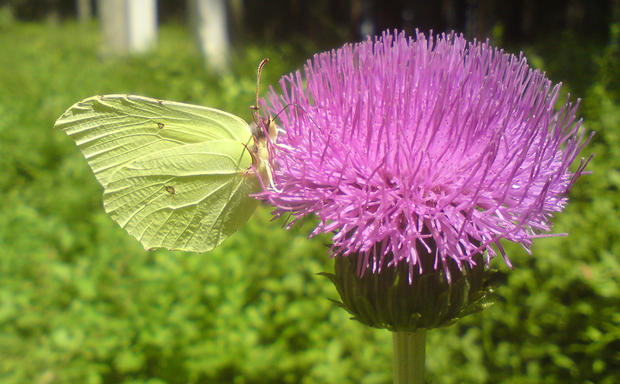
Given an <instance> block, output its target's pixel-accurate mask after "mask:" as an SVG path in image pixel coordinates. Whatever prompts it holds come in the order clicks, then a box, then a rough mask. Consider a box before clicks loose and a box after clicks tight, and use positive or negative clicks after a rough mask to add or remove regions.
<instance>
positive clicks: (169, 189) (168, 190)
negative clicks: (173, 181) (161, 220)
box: [164, 185, 177, 195]
mask: <svg viewBox="0 0 620 384" xmlns="http://www.w3.org/2000/svg"><path fill="white" fill-rule="evenodd" d="M164 189H165V190H166V192H168V193H169V194H171V195H174V194H175V193H177V192H176V190H175V189H174V187H173V186H172V185H166V186H164Z"/></svg>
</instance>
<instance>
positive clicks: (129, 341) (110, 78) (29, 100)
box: [0, 23, 620, 384]
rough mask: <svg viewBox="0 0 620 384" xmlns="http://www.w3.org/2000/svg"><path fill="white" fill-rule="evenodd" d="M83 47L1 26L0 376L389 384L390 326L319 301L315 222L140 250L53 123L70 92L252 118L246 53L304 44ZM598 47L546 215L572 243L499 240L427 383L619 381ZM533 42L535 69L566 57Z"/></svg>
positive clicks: (152, 382) (71, 33)
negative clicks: (483, 281) (204, 244)
mask: <svg viewBox="0 0 620 384" xmlns="http://www.w3.org/2000/svg"><path fill="white" fill-rule="evenodd" d="M616 38H617V37H616ZM615 41H616V43H615V44H617V40H615ZM97 44H98V37H97V33H96V30H94V29H93V27H92V26H90V27H82V26H77V25H73V24H66V25H60V26H58V27H56V28H54V27H50V26H47V27H43V26H38V25H27V24H19V23H17V24H14V23H11V24H7V25H6V26H3V29H2V33H1V34H0V84H2V88H1V89H0V169H2V172H0V191H2V199H0V211H1V212H2V215H0V244H1V245H2V248H1V249H2V251H1V252H0V382H2V383H3V384H4V383H7V384H21V383H29V382H33V383H76V382H78V383H106V384H107V383H145V384H146V383H149V384H162V383H170V384H173V383H304V384H310V383H367V384H380V383H389V382H390V381H391V353H392V352H391V335H389V333H388V332H385V331H378V330H375V329H371V328H369V327H364V326H362V325H360V324H358V323H357V322H354V321H350V320H349V315H348V314H347V313H346V312H345V311H343V310H342V309H340V308H337V307H336V306H335V305H334V304H333V303H331V302H330V301H328V300H327V298H332V299H336V298H337V293H336V291H335V289H334V288H333V287H332V286H331V283H330V282H329V281H328V280H327V279H325V278H323V277H321V276H317V273H319V272H323V271H331V270H332V267H331V261H330V260H329V259H328V257H327V256H326V247H325V246H324V243H325V242H326V241H327V240H326V238H318V239H312V240H307V239H306V238H305V236H306V234H307V233H308V230H309V228H311V226H312V223H306V224H304V225H303V226H297V227H295V228H294V229H293V230H291V231H288V232H287V231H284V230H281V228H280V226H281V224H282V223H281V222H277V221H276V222H271V221H270V214H269V212H268V209H267V208H265V207H259V209H258V211H257V214H256V216H255V217H254V218H253V219H251V220H250V223H249V225H248V226H246V227H244V228H243V229H242V230H241V232H240V233H238V234H236V235H234V236H232V237H231V238H229V239H228V240H227V241H226V242H225V243H224V245H223V247H222V248H219V249H217V250H215V251H214V252H211V253H208V254H203V255H194V254H185V253H172V252H163V251H157V252H152V253H146V252H144V251H143V250H142V247H141V246H140V245H139V244H138V243H137V242H136V241H135V240H134V239H132V238H131V237H130V236H127V235H126V233H125V232H124V231H123V230H121V229H120V228H118V227H117V226H116V224H114V222H113V221H112V220H111V219H110V218H109V217H107V215H106V214H105V213H104V212H103V208H102V206H101V187H100V186H99V185H98V184H97V182H96V181H95V179H94V177H93V176H92V174H91V173H90V170H89V169H88V166H87V165H86V163H85V162H84V161H83V159H82V157H81V155H80V153H79V150H78V149H77V148H76V147H75V145H74V144H73V143H72V141H71V140H70V139H68V138H67V137H66V136H65V135H64V134H63V133H62V132H60V131H58V130H54V129H52V125H53V122H54V120H55V119H56V118H57V117H58V116H59V115H60V114H61V113H62V111H64V110H65V109H66V108H67V107H69V106H70V105H71V104H72V103H74V102H75V101H77V100H81V99H83V98H84V97H87V96H90V95H94V94H105V93H133V94H143V95H148V96H152V97H158V98H165V99H169V100H178V101H182V102H192V103H196V104H202V105H208V106H211V107H215V108H219V109H224V110H227V111H230V112H232V113H234V114H237V115H241V116H243V117H244V118H245V119H246V120H250V113H249V109H248V106H249V105H251V104H253V102H254V100H253V98H254V87H255V68H256V65H257V64H258V62H259V60H260V59H261V58H262V57H265V56H269V57H270V58H271V62H270V63H269V64H268V66H267V67H266V68H265V71H264V72H263V73H264V79H263V80H264V83H265V84H273V83H275V81H276V80H277V79H278V78H279V76H280V75H281V74H283V73H286V72H288V71H290V70H292V69H294V68H295V67H298V66H299V65H300V63H302V57H303V56H300V55H299V52H297V51H295V50H293V49H291V48H289V47H287V46H286V45H283V46H282V47H277V48H265V47H249V48H248V49H247V50H246V51H244V52H243V53H238V54H236V57H235V60H234V61H235V63H236V64H235V65H234V66H233V68H231V73H230V74H228V75H223V76H216V75H214V74H212V73H209V72H208V71H205V70H204V69H203V67H202V62H201V60H200V57H199V56H198V54H197V53H195V52H194V51H193V50H192V48H191V43H190V39H189V38H188V36H186V34H185V32H184V31H182V30H178V29H175V28H170V27H168V28H163V30H162V31H161V34H160V48H159V49H158V51H157V52H155V53H153V54H149V55H145V56H140V57H135V58H131V59H127V60H122V59H115V60H110V61H101V59H100V58H99V54H98V49H97ZM613 44H614V43H613V41H612V42H611V43H610V45H609V46H608V48H606V49H604V50H601V51H598V52H596V53H595V55H594V56H592V57H593V58H592V59H591V58H590V56H588V58H587V60H588V62H592V63H594V64H593V65H594V67H593V68H592V69H591V71H594V75H592V74H588V76H592V78H593V79H595V80H594V81H592V82H591V83H590V84H589V86H588V87H587V92H586V93H585V94H584V95H583V96H584V104H583V107H582V109H581V111H582V113H583V115H584V118H585V122H586V123H585V124H586V126H587V127H588V128H589V129H594V130H596V131H597V136H596V137H595V139H594V141H593V144H592V145H591V146H590V147H589V148H588V149H587V152H588V153H589V152H594V153H595V154H596V157H595V159H594V160H593V163H592V164H591V167H590V170H591V171H593V174H592V175H587V176H584V177H583V178H582V179H581V180H579V181H578V182H577V184H576V187H575V189H574V191H573V192H572V194H571V202H570V204H569V205H568V208H567V210H566V211H565V212H564V213H562V214H561V215H558V217H557V219H556V227H555V231H556V232H568V233H569V234H570V235H569V237H564V238H555V239H541V240H538V241H537V242H536V243H535V247H534V251H533V255H532V256H530V255H527V254H525V253H524V252H522V251H519V250H517V249H515V247H511V249H510V251H512V252H511V253H510V255H511V259H512V261H513V263H514V265H515V267H514V270H513V271H507V268H506V267H501V268H502V269H503V270H504V271H505V272H506V284H505V286H503V287H502V288H501V289H499V292H498V293H499V297H500V298H499V302H498V303H496V304H495V305H493V306H491V307H490V308H488V309H486V310H485V311H483V312H481V313H479V314H476V315H472V316H470V317H468V318H465V319H463V320H462V321H460V322H459V323H457V324H456V325H454V326H451V327H448V328H442V329H439V330H435V331H432V332H429V333H428V346H427V366H428V372H429V379H430V381H431V382H433V383H442V384H443V383H445V384H450V383H506V384H507V383H568V382H570V383H597V384H599V383H603V384H611V383H616V382H619V381H620V370H619V368H618V367H620V354H619V353H618V351H619V350H620V345H619V342H618V340H620V316H619V315H618V312H619V305H618V303H619V302H620V288H619V287H620V262H619V260H618V255H619V254H620V242H618V240H617V239H618V238H619V235H620V218H619V215H618V205H619V204H620V195H619V194H618V188H619V187H620V185H619V184H620V170H619V169H618V164H620V154H619V153H618V152H617V151H616V150H615V149H616V148H617V147H618V146H619V145H620V134H619V132H620V130H619V122H620V106H619V101H618V96H617V88H615V89H614V87H615V86H614V85H613V84H614V82H616V84H617V77H614V73H615V74H617V73H618V67H617V65H618V59H617V50H616V49H617V48H614V45H613ZM534 52H536V51H534ZM538 52H539V54H540V57H541V58H542V59H541V61H542V62H543V64H544V65H545V67H547V66H549V67H550V68H560V66H561V65H560V64H562V65H567V66H570V65H572V64H573V63H572V62H568V61H563V62H562V60H563V58H562V57H558V58H556V59H554V58H552V57H545V56H544V55H543V54H544V53H545V51H538ZM590 53H591V52H590ZM304 56H307V52H306V54H305V55H304ZM554 60H555V61H554ZM584 60H586V59H585V58H584ZM572 75H574V76H580V75H581V74H580V73H578V72H575V73H572ZM552 78H553V79H554V80H556V81H557V80H565V81H568V83H569V85H571V84H573V83H575V84H577V83H579V81H580V80H579V79H578V78H570V77H566V78H561V77H557V76H554V75H553V73H552ZM498 265H500V266H502V265H503V264H502V263H501V262H498Z"/></svg>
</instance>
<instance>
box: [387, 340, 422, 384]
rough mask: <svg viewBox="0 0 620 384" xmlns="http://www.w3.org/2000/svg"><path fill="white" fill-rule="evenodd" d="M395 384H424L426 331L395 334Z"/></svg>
mask: <svg viewBox="0 0 620 384" xmlns="http://www.w3.org/2000/svg"><path fill="white" fill-rule="evenodd" d="M392 339H393V342H394V384H424V349H425V348H424V347H425V343H426V331H424V330H420V331H417V332H393V333H392Z"/></svg>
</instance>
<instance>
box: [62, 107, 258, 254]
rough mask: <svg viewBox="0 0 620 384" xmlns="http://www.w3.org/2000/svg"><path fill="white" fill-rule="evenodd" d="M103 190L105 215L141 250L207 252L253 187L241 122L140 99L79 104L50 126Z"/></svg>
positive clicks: (233, 222)
mask: <svg viewBox="0 0 620 384" xmlns="http://www.w3.org/2000/svg"><path fill="white" fill-rule="evenodd" d="M55 126H56V127H58V128H60V129H62V130H63V131H64V132H65V133H66V134H67V135H69V136H70V137H71V138H73V140H74V141H75V143H76V144H77V145H78V147H79V148H80V150H81V151H82V154H83V155H84V157H85V158H86V160H87V162H88V164H89V165H90V167H91V169H92V171H93V172H94V174H95V177H96V178H97V180H98V181H99V182H100V183H101V185H102V186H103V188H104V192H103V204H104V208H105V211H106V212H107V213H108V214H109V215H110V217H112V219H114V221H116V222H117V223H118V224H119V225H120V226H121V227H122V228H124V229H125V230H126V231H127V232H129V234H131V235H132V236H134V237H135V238H136V239H138V240H139V241H140V242H141V243H142V245H143V246H144V247H145V248H146V249H152V248H168V249H175V250H183V251H194V252H206V251H209V250H211V249H213V248H215V247H216V246H218V245H219V244H221V243H222V241H224V239H226V238H227V237H228V236H230V235H231V234H232V233H234V232H235V231H237V230H238V229H239V228H240V227H241V226H243V224H245V222H246V221H247V220H248V219H249V218H250V216H251V215H252V213H253V212H254V209H255V208H256V205H257V202H256V200H254V199H253V198H251V197H249V195H250V194H252V193H256V192H258V191H259V189H260V182H259V181H258V178H257V177H256V175H255V174H254V172H253V171H252V154H251V153H250V151H249V150H248V145H249V143H250V142H251V140H252V133H251V131H250V127H249V126H248V124H247V123H246V122H245V121H243V120H242V119H240V118H238V117H236V116H234V115H231V114H229V113H226V112H223V111H219V110H217V109H212V108H206V107H201V106H196V105H190V104H183V103H176V102H171V101H162V100H157V99H151V98H147V97H142V96H129V95H105V96H95V97H91V98H88V99H85V100H83V101H80V102H78V103H76V104H75V105H73V106H72V107H71V108H69V109H68V110H67V111H66V112H65V113H64V114H63V115H62V116H61V117H60V118H59V119H58V120H57V121H56V124H55Z"/></svg>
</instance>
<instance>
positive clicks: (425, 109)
mask: <svg viewBox="0 0 620 384" xmlns="http://www.w3.org/2000/svg"><path fill="white" fill-rule="evenodd" d="M280 85H281V87H282V89H281V93H280V94H278V93H277V92H276V91H275V90H273V89H271V93H270V95H269V99H268V100H269V101H268V102H266V103H265V104H266V105H265V108H266V111H268V112H269V113H270V114H271V115H274V114H278V117H279V119H280V121H281V129H282V131H283V132H281V135H280V136H279V137H278V139H277V144H276V145H275V146H274V145H273V143H272V145H271V147H270V152H271V155H272V159H271V167H272V169H273V184H272V186H271V187H270V188H267V189H265V191H264V192H263V193H262V194H261V198H263V199H265V200H268V201H269V202H270V203H271V204H273V205H274V206H275V207H276V214H278V215H282V214H284V213H287V212H290V213H291V214H292V215H294V216H295V217H296V219H295V220H294V221H296V220H298V219H299V218H301V217H303V216H306V215H309V214H312V213H314V214H316V215H317V216H318V217H319V219H320V223H319V225H318V226H317V228H316V229H315V230H314V231H313V233H312V235H315V234H318V233H321V232H333V233H334V235H333V237H332V240H333V245H332V252H334V253H335V254H337V255H342V256H347V255H350V254H356V255H357V257H359V264H358V265H360V268H361V270H360V273H361V274H363V273H364V271H365V270H366V269H368V268H369V269H371V270H372V271H373V272H376V273H378V272H380V271H381V268H382V267H383V266H384V265H387V266H395V265H397V264H398V263H400V262H402V261H405V262H407V263H408V264H409V270H410V273H412V272H413V271H414V269H416V268H417V269H418V270H419V272H420V273H421V272H422V262H421V260H420V258H421V257H422V256H423V253H424V254H425V255H426V256H424V257H429V256H428V255H431V256H430V257H433V264H434V268H438V267H439V266H442V267H443V268H444V269H445V270H446V271H447V261H448V260H449V259H453V260H454V261H455V262H456V264H457V265H458V266H459V268H460V267H461V266H462V265H463V263H468V264H469V265H470V266H471V265H473V264H475V262H474V261H473V256H474V255H476V254H479V253H481V252H483V251H487V254H486V258H487V259H486V260H487V262H488V261H489V260H490V259H491V258H492V257H494V256H496V252H497V251H499V252H500V253H501V254H502V255H503V256H504V258H505V259H506V262H507V263H508V264H509V265H510V262H509V261H508V259H507V257H506V255H505V252H504V250H503V248H502V246H501V244H500V239H507V240H510V241H513V242H517V243H520V244H521V245H522V246H523V247H524V248H525V249H526V250H528V251H529V248H530V246H531V244H532V239H534V238H537V237H544V236H549V235H548V234H546V233H547V232H549V231H550V230H551V225H550V221H549V220H550V218H551V216H552V214H553V212H559V211H561V210H562V209H563V208H564V206H565V204H566V201H567V198H566V194H567V192H568V190H569V189H570V187H571V185H572V184H573V183H574V182H575V180H576V179H577V177H579V175H580V174H582V172H583V170H584V168H585V166H586V165H587V163H588V161H584V160H583V159H582V161H581V164H580V165H579V167H578V168H577V170H576V172H574V173H572V172H571V171H570V170H569V165H570V164H571V163H572V162H573V160H574V159H575V157H576V156H577V154H578V153H579V152H580V150H581V149H582V148H583V146H584V145H585V144H586V143H587V141H588V140H587V139H584V130H583V129H580V121H579V122H575V112H576V109H577V105H578V103H574V104H573V103H570V102H568V99H567V101H566V102H565V103H564V104H563V105H562V107H561V108H560V109H559V110H557V111H556V110H555V109H554V106H555V104H556V101H557V99H558V95H559V91H560V85H555V86H553V85H552V84H551V82H550V81H549V80H548V79H547V78H546V77H545V75H544V74H543V73H541V72H540V71H538V70H533V69H531V68H530V67H529V66H528V65H527V61H526V59H525V57H523V55H519V57H516V56H514V55H510V54H507V53H504V52H503V51H502V50H499V49H497V48H494V47H492V46H490V45H489V44H488V42H487V43H480V42H476V41H474V42H473V43H469V42H467V41H465V39H464V38H463V37H462V36H461V35H455V34H454V33H452V34H447V35H446V34H442V35H439V36H437V35H435V36H433V35H432V34H431V35H430V37H429V38H427V37H426V36H425V35H424V34H422V33H418V34H417V35H416V37H415V39H414V38H411V37H407V36H406V35H405V34H404V33H397V34H395V35H393V34H391V33H389V32H385V33H383V34H382V36H381V37H378V38H375V39H374V40H373V39H370V38H369V39H368V40H366V41H364V42H362V43H358V44H354V45H351V44H348V45H345V46H343V47H342V48H340V49H338V50H332V51H331V52H325V53H321V54H317V55H315V56H314V57H313V58H312V59H311V60H309V61H308V62H307V64H306V66H305V67H304V73H303V75H302V73H300V72H299V71H297V72H295V73H292V74H290V75H287V76H284V77H283V78H282V79H281V81H280ZM287 107H288V108H287ZM283 109H284V111H282V110H283ZM420 250H425V251H424V252H421V251H420ZM448 278H449V276H448Z"/></svg>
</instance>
